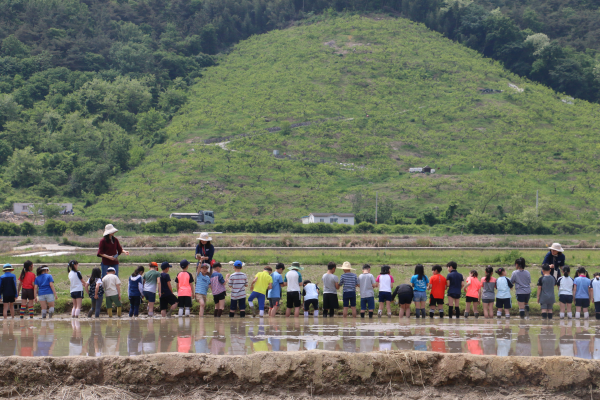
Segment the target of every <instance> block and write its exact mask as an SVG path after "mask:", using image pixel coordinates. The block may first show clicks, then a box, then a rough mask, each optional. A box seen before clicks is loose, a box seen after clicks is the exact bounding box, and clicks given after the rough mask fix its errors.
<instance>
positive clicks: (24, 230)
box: [21, 221, 36, 235]
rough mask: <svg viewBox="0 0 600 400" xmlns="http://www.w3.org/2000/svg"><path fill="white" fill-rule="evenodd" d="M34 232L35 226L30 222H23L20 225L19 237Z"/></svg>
mask: <svg viewBox="0 0 600 400" xmlns="http://www.w3.org/2000/svg"><path fill="white" fill-rule="evenodd" d="M35 232H36V229H35V225H33V224H32V223H31V222H29V221H25V222H23V223H22V224H21V235H33V234H35Z"/></svg>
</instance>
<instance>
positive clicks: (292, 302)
mask: <svg viewBox="0 0 600 400" xmlns="http://www.w3.org/2000/svg"><path fill="white" fill-rule="evenodd" d="M299 271H300V263H299V262H296V261H294V262H293V263H292V266H291V267H290V271H288V273H287V274H285V278H283V285H284V286H287V309H286V310H285V316H286V317H289V316H290V314H291V313H292V308H294V317H296V318H298V317H299V316H300V284H301V283H302V275H301V274H300V272H299Z"/></svg>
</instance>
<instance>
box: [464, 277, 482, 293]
mask: <svg viewBox="0 0 600 400" xmlns="http://www.w3.org/2000/svg"><path fill="white" fill-rule="evenodd" d="M469 282H470V283H471V284H470V285H469V287H468V288H467V296H469V297H477V298H479V289H481V282H480V281H479V279H477V278H475V277H474V276H470V277H468V278H467V283H469Z"/></svg>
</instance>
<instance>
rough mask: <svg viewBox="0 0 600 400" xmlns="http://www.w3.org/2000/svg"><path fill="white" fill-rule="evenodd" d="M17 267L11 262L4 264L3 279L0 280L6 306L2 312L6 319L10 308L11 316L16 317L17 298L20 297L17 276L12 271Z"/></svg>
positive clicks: (0, 290)
mask: <svg viewBox="0 0 600 400" xmlns="http://www.w3.org/2000/svg"><path fill="white" fill-rule="evenodd" d="M14 270H15V269H14V268H13V266H12V265H10V264H4V267H3V268H2V271H4V275H2V280H0V294H1V295H2V301H3V303H4V306H3V307H2V312H3V314H4V319H6V318H7V315H8V310H10V316H11V318H13V319H14V318H15V307H14V303H15V299H16V298H17V297H18V294H17V277H16V276H15V275H14V274H13V273H12V271H14Z"/></svg>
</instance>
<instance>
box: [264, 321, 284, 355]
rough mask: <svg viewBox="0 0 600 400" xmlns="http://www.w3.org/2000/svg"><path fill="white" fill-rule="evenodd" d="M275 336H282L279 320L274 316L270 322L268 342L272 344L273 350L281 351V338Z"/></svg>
mask: <svg viewBox="0 0 600 400" xmlns="http://www.w3.org/2000/svg"><path fill="white" fill-rule="evenodd" d="M274 336H281V329H279V320H278V319H276V318H274V319H272V320H271V323H270V324H269V339H267V343H268V344H269V346H271V351H280V350H281V349H280V347H281V339H280V338H278V337H274Z"/></svg>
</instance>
